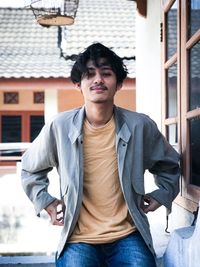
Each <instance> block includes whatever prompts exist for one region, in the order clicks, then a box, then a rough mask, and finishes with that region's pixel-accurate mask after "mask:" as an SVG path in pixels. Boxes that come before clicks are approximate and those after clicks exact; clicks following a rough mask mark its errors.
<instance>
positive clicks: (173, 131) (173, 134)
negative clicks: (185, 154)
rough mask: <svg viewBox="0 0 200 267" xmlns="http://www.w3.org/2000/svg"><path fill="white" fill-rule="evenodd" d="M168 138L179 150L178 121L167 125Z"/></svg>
mask: <svg viewBox="0 0 200 267" xmlns="http://www.w3.org/2000/svg"><path fill="white" fill-rule="evenodd" d="M167 140H168V142H169V143H170V144H171V145H172V146H173V147H174V148H175V149H176V150H178V128H177V124H176V123H174V124H171V125H168V126H167Z"/></svg>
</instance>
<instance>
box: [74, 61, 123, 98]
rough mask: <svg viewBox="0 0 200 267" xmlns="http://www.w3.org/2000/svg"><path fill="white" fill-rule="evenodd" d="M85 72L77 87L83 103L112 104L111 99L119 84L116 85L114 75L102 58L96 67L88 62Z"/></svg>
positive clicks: (119, 86)
mask: <svg viewBox="0 0 200 267" xmlns="http://www.w3.org/2000/svg"><path fill="white" fill-rule="evenodd" d="M86 66H87V72H86V73H85V74H84V75H83V77H82V79H81V83H80V84H79V85H78V86H79V87H80V89H81V91H82V93H83V97H84V100H85V103H88V102H93V103H105V102H111V103H113V98H114V95H115V93H116V91H117V90H118V89H120V88H121V84H120V85H119V84H117V79H116V75H115V73H114V72H113V70H112V69H111V67H110V66H109V64H108V63H106V61H105V59H104V58H101V59H100V60H99V62H98V67H96V66H95V64H94V63H93V62H92V61H91V60H89V61H88V63H87V65H86Z"/></svg>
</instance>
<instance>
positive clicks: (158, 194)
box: [148, 125, 180, 211]
mask: <svg viewBox="0 0 200 267" xmlns="http://www.w3.org/2000/svg"><path fill="white" fill-rule="evenodd" d="M152 133H153V134H152ZM151 136H153V138H152V139H149V140H152V142H151V144H150V146H151V148H150V154H149V157H150V159H151V160H150V162H151V166H150V167H149V171H150V172H151V173H152V174H153V175H154V179H155V183H156V185H157V187H158V189H156V190H155V191H153V192H151V193H148V195H150V196H151V197H153V198H154V199H156V200H157V201H158V202H159V203H161V204H162V205H164V206H165V207H166V208H167V209H168V210H169V211H171V206H172V201H173V200H174V198H175V197H176V196H177V195H178V193H179V177H180V167H179V159H180V156H179V154H178V153H177V152H176V150H175V149H174V148H173V147H172V146H171V145H170V144H169V143H168V142H167V140H166V139H165V137H164V136H163V135H162V134H161V132H160V131H159V130H158V129H157V126H156V125H154V127H153V130H152V131H151Z"/></svg>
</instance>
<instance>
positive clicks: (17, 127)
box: [2, 116, 21, 143]
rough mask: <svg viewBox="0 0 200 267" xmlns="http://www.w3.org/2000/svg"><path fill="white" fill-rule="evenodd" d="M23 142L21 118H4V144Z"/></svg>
mask: <svg viewBox="0 0 200 267" xmlns="http://www.w3.org/2000/svg"><path fill="white" fill-rule="evenodd" d="M11 142H12V143H13V142H21V116H2V143H11Z"/></svg>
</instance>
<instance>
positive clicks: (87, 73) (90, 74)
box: [84, 71, 95, 79]
mask: <svg viewBox="0 0 200 267" xmlns="http://www.w3.org/2000/svg"><path fill="white" fill-rule="evenodd" d="M94 75H95V72H94V71H87V72H86V73H85V75H84V76H85V77H86V78H87V79H89V78H91V77H93V76H94Z"/></svg>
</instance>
